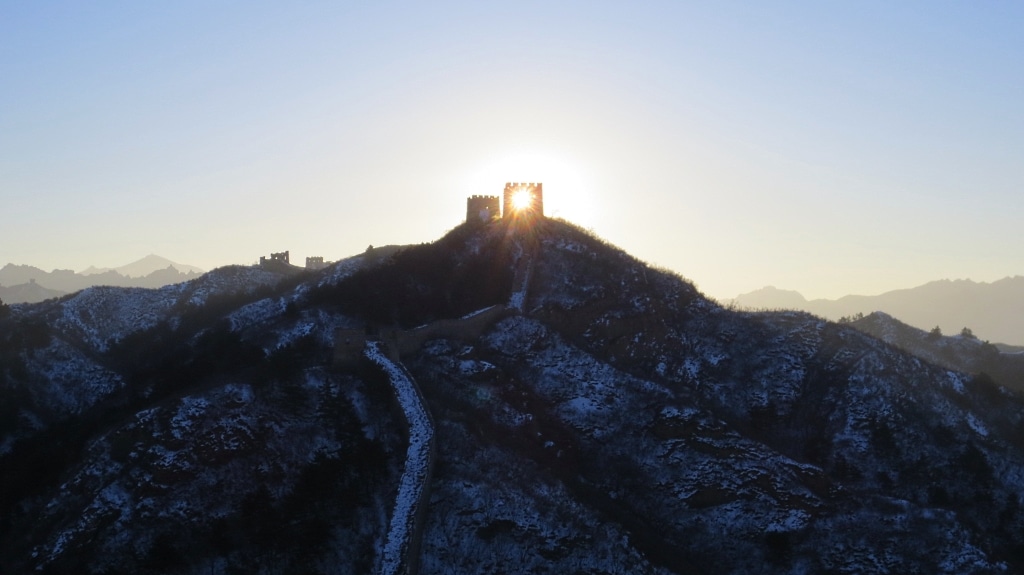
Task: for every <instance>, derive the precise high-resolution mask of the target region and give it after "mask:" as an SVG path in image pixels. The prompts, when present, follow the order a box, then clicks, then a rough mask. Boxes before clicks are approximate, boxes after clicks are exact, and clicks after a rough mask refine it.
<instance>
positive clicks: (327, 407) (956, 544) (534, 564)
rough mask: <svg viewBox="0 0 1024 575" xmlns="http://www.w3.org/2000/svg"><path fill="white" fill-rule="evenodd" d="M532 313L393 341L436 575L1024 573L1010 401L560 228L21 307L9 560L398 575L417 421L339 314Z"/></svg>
mask: <svg viewBox="0 0 1024 575" xmlns="http://www.w3.org/2000/svg"><path fill="white" fill-rule="evenodd" d="M521 269H528V270H529V273H528V274H526V276H527V277H528V281H527V282H524V285H526V289H520V287H519V285H520V284H519V281H520V280H522V279H523V276H522V275H520V274H517V270H521ZM513 301H517V302H521V304H522V305H521V306H519V307H515V306H508V307H509V310H512V311H510V313H508V314H503V315H502V316H496V317H495V321H494V322H493V323H492V324H491V325H490V326H488V327H486V328H485V329H484V331H483V333H482V334H480V335H477V334H476V333H474V334H461V335H460V334H455V333H451V334H447V335H445V336H444V337H438V338H433V339H430V340H427V341H425V342H422V343H421V344H419V345H418V347H417V348H416V349H415V350H412V349H410V350H408V351H407V352H404V353H403V355H402V356H401V358H400V360H401V362H402V364H403V366H404V368H405V369H406V370H408V372H409V373H410V374H411V375H412V376H414V377H415V380H416V382H417V383H418V385H419V388H420V390H421V392H422V394H423V397H424V399H425V401H426V404H427V405H428V407H429V411H430V413H431V419H432V420H433V422H434V423H433V425H434V427H435V429H434V433H435V434H436V435H435V437H436V440H435V441H436V446H437V454H436V458H437V461H436V467H435V469H434V472H433V475H432V477H431V478H430V479H429V482H430V493H431V496H430V498H429V501H428V503H427V509H425V510H423V513H424V514H425V518H424V523H423V530H422V531H423V532H422V541H421V544H420V546H419V550H418V555H419V564H420V566H421V569H420V572H422V573H481V572H498V571H502V570H516V571H521V572H558V573H565V572H600V573H623V574H625V573H650V574H658V575H665V574H669V573H720V572H730V573H779V574H782V573H792V572H879V571H882V572H930V573H965V572H972V573H1003V572H1014V571H1019V570H1020V569H1022V568H1024V554H1022V553H1021V552H1020V549H1024V535H1022V534H1024V513H1021V511H1020V504H1021V501H1020V493H1021V490H1022V489H1021V488H1022V481H1024V479H1022V477H1024V421H1022V417H1024V415H1022V414H1024V396H1022V395H1021V393H1020V392H1019V391H1015V390H1014V389H1012V388H1008V387H1005V386H1001V385H999V384H997V383H995V382H993V381H992V380H991V379H986V378H984V377H981V376H980V375H979V374H970V373H966V372H963V371H957V370H956V369H951V368H950V367H949V366H940V365H937V364H935V363H931V362H929V361H926V360H924V359H922V357H921V355H916V354H912V353H908V352H906V351H903V350H901V349H899V348H897V347H896V346H895V345H893V344H891V343H888V342H886V341H884V340H882V339H878V338H876V337H874V336H872V335H870V334H868V333H865V332H864V331H861V330H858V329H856V326H853V325H848V324H843V323H834V322H830V321H827V320H825V319H822V318H820V317H815V316H812V315H810V314H807V313H803V312H795V311H785V312H778V311H776V312H752V311H743V310H735V309H729V308H727V307H722V306H719V305H717V304H716V303H715V302H713V301H711V300H709V299H708V298H706V297H705V296H703V295H702V294H701V293H700V292H698V291H697V289H696V288H695V287H694V285H693V284H692V282H689V281H687V280H685V279H683V278H682V277H680V276H678V275H675V274H671V273H667V272H664V271H659V270H657V269H654V268H652V267H650V266H647V265H646V264H644V263H643V262H641V261H639V260H637V259H636V258H634V257H632V256H630V255H629V254H627V253H625V252H623V251H621V250H619V249H617V248H615V247H614V246H610V245H609V244H607V243H605V242H604V241H603V240H601V239H600V238H597V237H595V236H593V235H590V234H587V233H586V232H584V231H582V230H580V229H578V228H575V227H573V226H571V225H567V224H565V223H563V222H558V221H552V220H542V221H540V222H537V223H536V224H535V225H534V226H516V225H513V224H511V223H508V222H496V223H493V224H489V225H485V226H476V227H471V226H459V227H458V228H456V229H455V230H452V231H451V232H449V233H448V234H445V235H444V236H443V237H441V238H440V239H438V240H436V241H435V242H432V243H430V244H423V245H418V246H409V247H407V248H405V249H402V250H398V251H396V252H395V253H394V254H391V255H390V256H388V257H386V258H380V259H376V260H374V259H373V258H370V257H367V256H365V255H362V256H357V257H355V258H350V259H349V260H344V261H342V262H339V263H337V264H334V265H332V266H330V267H328V268H327V269H324V270H321V271H316V272H303V273H301V274H297V275H292V276H287V275H283V274H274V273H272V272H270V271H268V270H262V269H259V268H241V267H233V268H224V269H219V270H214V271H213V272H210V273H208V274H206V275H204V276H202V277H201V278H197V279H194V280H190V281H189V282H185V283H183V284H179V285H176V286H168V287H164V288H160V289H158V290H144V289H137V288H116V287H107V288H91V289H88V290H85V291H83V292H80V293H78V294H76V295H74V296H70V297H69V298H66V299H62V300H60V301H48V302H44V303H41V304H34V305H24V306H15V307H12V308H11V309H10V311H9V314H8V315H7V317H6V318H0V322H2V325H0V328H2V329H0V365H3V366H6V367H5V369H3V370H0V391H2V393H3V395H2V396H0V397H4V398H5V402H0V561H2V562H3V564H5V565H11V566H14V567H15V568H19V569H21V570H23V571H33V570H35V571H39V572H43V573H47V572H52V573H59V572H66V571H69V570H72V569H76V570H78V571H79V572H82V571H84V572H93V573H103V572H134V573H207V572H229V571H245V572H259V571H263V572H319V573H365V572H370V571H378V570H379V568H380V566H381V561H382V553H383V548H384V544H385V534H386V528H387V523H388V514H389V512H390V510H391V509H392V508H393V503H394V494H395V493H396V491H397V487H398V484H399V481H400V476H401V470H402V467H403V461H404V454H405V451H406V445H407V444H408V442H409V439H408V438H407V437H405V434H407V433H408V430H407V428H406V427H407V426H406V425H405V424H404V423H403V421H402V418H401V417H400V416H397V415H395V410H394V408H393V401H394V400H393V399H392V398H390V397H388V391H387V389H388V385H387V383H386V379H387V374H386V373H384V372H383V371H381V370H380V369H379V368H376V367H374V366H373V365H372V364H370V363H369V362H356V363H354V364H351V365H344V366H339V365H335V363H334V361H333V358H334V356H335V350H336V346H337V345H338V343H339V342H338V341H337V334H338V333H341V332H344V333H354V332H362V333H366V332H370V336H368V337H370V338H375V339H378V340H380V341H381V342H387V341H388V340H389V338H390V337H392V336H391V335H390V334H392V333H393V332H394V331H395V330H401V329H412V328H415V327H417V326H421V325H424V324H430V323H432V322H442V321H446V320H450V319H455V318H459V317H465V316H471V314H472V313H474V312H475V311H479V310H481V309H484V308H487V307H488V306H492V305H496V304H508V303H512V302H513ZM471 317H475V316H471ZM922 341H923V342H924V343H923V344H922V345H926V344H928V340H927V339H924V340H922ZM996 353H998V351H997V352H996ZM282 526H287V528H283V527H282Z"/></svg>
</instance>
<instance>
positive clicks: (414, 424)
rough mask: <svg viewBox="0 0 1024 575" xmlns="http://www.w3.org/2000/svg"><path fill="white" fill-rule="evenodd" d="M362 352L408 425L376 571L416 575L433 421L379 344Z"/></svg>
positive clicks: (403, 372) (401, 369)
mask: <svg viewBox="0 0 1024 575" xmlns="http://www.w3.org/2000/svg"><path fill="white" fill-rule="evenodd" d="M364 353H365V354H366V357H367V358H369V359H370V361H372V362H374V363H376V364H377V365H379V366H380V367H381V368H382V369H384V371H385V372H386V373H387V374H388V379H390V380H391V387H392V388H393V389H394V392H395V398H396V399H397V400H398V403H399V405H400V407H401V409H402V413H404V414H405V420H406V422H407V423H408V425H409V448H408V449H407V450H406V456H405V468H404V469H403V470H402V479H401V481H400V483H399V485H398V496H397V497H396V498H395V508H394V510H393V511H392V514H391V524H390V525H389V526H388V533H387V538H386V539H385V542H384V552H383V556H382V559H381V569H380V572H381V574H382V575H395V574H398V573H406V574H409V575H415V574H416V573H418V572H419V548H420V539H421V538H422V534H423V518H424V516H425V514H426V510H427V505H428V504H429V500H430V477H431V475H432V474H433V469H434V457H435V453H436V447H435V445H434V422H433V421H432V420H431V417H430V412H429V411H427V406H426V402H425V401H424V400H423V395H422V394H421V393H420V390H419V387H418V386H417V385H416V382H415V380H414V379H413V378H412V376H411V375H410V374H409V372H408V371H407V370H406V369H405V368H404V367H403V366H402V365H401V364H399V363H396V362H394V361H391V360H390V359H388V357H387V355H386V354H385V353H384V351H382V350H381V344H380V343H379V342H367V344H366V350H365V352H364Z"/></svg>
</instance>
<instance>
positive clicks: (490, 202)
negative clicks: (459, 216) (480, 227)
mask: <svg viewBox="0 0 1024 575" xmlns="http://www.w3.org/2000/svg"><path fill="white" fill-rule="evenodd" d="M500 201H501V200H500V199H499V198H498V196H470V197H468V198H466V222H469V223H475V224H482V223H487V222H489V221H491V220H496V219H498V218H500V217H501V203H500Z"/></svg>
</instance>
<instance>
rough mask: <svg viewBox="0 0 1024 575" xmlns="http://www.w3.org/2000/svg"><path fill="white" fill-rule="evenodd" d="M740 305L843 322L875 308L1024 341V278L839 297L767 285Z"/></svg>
mask: <svg viewBox="0 0 1024 575" xmlns="http://www.w3.org/2000/svg"><path fill="white" fill-rule="evenodd" d="M733 303H734V304H735V305H738V306H739V307H743V308H750V309H794V310H801V311H806V312H810V313H813V314H815V315H820V316H822V317H825V318H828V319H831V320H838V319H840V318H842V317H851V316H854V315H857V314H861V315H864V314H869V313H871V312H873V311H881V312H885V313H886V314H888V315H891V316H893V317H896V318H899V319H900V320H901V321H904V322H906V323H908V324H910V325H912V326H914V327H917V328H920V329H927V330H930V329H932V328H933V327H935V326H939V327H940V328H941V329H942V331H944V332H946V333H957V332H959V331H960V330H961V329H962V328H964V327H969V328H970V329H971V330H972V331H973V332H974V333H975V334H977V335H978V337H980V338H981V339H984V340H989V341H992V342H1000V343H1006V344H1013V345H1022V344H1024V324H1022V323H1021V322H1020V321H1019V319H1018V318H1020V317H1021V316H1022V315H1024V277H1022V276H1015V277H1007V278H1003V279H1001V280H999V281H995V282H992V283H985V282H973V281H971V280H940V281H934V282H930V283H927V284H925V285H922V286H918V287H915V288H911V289H901V290H893V291H890V292H886V293H883V294H880V295H876V296H861V295H848V296H844V297H841V298H839V299H836V300H828V299H815V300H807V299H805V298H804V297H803V296H802V295H800V293H799V292H795V291H791V290H780V289H777V288H774V287H766V288H762V289H760V290H756V291H753V292H750V293H746V294H742V295H740V296H737V297H736V299H735V300H733Z"/></svg>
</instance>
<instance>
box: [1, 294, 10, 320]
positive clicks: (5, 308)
mask: <svg viewBox="0 0 1024 575" xmlns="http://www.w3.org/2000/svg"><path fill="white" fill-rule="evenodd" d="M10 313H11V308H10V307H9V306H8V305H7V304H5V303H4V300H2V299H0V319H3V318H5V317H7V315H8V314H10Z"/></svg>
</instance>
